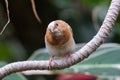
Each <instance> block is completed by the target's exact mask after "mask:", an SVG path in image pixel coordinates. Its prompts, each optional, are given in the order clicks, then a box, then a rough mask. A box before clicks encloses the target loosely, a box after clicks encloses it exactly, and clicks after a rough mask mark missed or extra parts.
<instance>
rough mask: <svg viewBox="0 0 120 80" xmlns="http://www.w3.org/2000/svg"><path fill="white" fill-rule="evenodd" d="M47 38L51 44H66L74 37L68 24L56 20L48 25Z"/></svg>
mask: <svg viewBox="0 0 120 80" xmlns="http://www.w3.org/2000/svg"><path fill="white" fill-rule="evenodd" d="M45 37H46V39H47V41H49V42H50V43H52V42H54V43H65V42H67V41H68V40H69V39H70V38H71V37H72V29H71V27H70V26H69V25H68V24H67V23H66V22H64V21H62V20H55V21H52V22H51V23H50V24H49V25H48V27H47V30H46V36H45Z"/></svg>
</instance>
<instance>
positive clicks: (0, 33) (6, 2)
mask: <svg viewBox="0 0 120 80" xmlns="http://www.w3.org/2000/svg"><path fill="white" fill-rule="evenodd" d="M5 4H6V10H7V17H8V21H7V23H6V24H5V26H4V27H3V29H2V31H1V32H0V35H2V33H3V32H4V31H5V29H6V27H7V25H8V24H9V23H10V15H9V8H8V1H7V0H5Z"/></svg>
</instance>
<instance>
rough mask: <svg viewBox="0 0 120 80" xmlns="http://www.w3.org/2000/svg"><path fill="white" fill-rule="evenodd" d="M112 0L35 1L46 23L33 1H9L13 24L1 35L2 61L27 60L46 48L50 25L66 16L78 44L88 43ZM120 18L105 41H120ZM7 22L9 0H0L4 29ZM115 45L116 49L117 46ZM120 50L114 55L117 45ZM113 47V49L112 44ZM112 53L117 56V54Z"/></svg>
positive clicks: (0, 19) (65, 19)
mask: <svg viewBox="0 0 120 80" xmlns="http://www.w3.org/2000/svg"><path fill="white" fill-rule="evenodd" d="M110 1H111V0H104V1H103V0H35V4H36V10H37V12H38V15H39V17H40V19H41V21H42V23H39V22H38V21H37V20H36V18H35V16H34V14H33V11H32V7H31V2H30V0H8V2H9V10H10V19H11V23H10V24H9V25H8V26H7V28H6V30H5V31H4V33H3V35H1V36H0V61H5V62H7V63H9V62H14V61H21V60H27V59H28V58H29V57H30V58H31V55H32V53H33V52H34V51H35V50H37V49H40V48H45V43H44V35H45V30H46V27H47V25H48V24H49V23H50V22H51V21H53V20H56V19H62V20H64V21H66V22H67V23H68V24H70V25H71V27H72V29H73V33H74V39H75V41H76V43H87V42H88V41H90V40H91V39H92V38H93V36H94V35H95V34H96V33H97V31H98V30H99V28H100V26H101V24H102V22H103V20H104V18H105V15H106V13H107V10H108V8H109V5H110ZM119 21H120V16H118V19H117V21H116V23H115V26H114V29H113V30H112V32H111V34H110V36H109V37H108V38H107V39H106V41H105V43H108V42H109V43H117V44H119V43H120V28H119V26H120V22H119ZM6 22H7V15H6V6H5V1H4V0H0V30H2V28H3V26H4V25H5V23H6ZM79 45H80V44H79ZM111 46H112V45H111ZM117 46H119V45H117ZM107 47H108V46H107ZM105 48H106V47H105ZM114 48H115V49H116V47H114ZM117 49H118V51H116V50H115V52H114V51H113V52H111V54H112V53H120V52H119V49H120V48H119V47H117ZM109 50H111V47H110V49H109ZM109 50H107V51H106V52H103V54H104V53H105V54H106V53H107V52H109ZM101 51H103V50H101ZM98 52H99V51H98ZM41 53H42V52H41ZM96 53H97V52H96ZM100 53H102V52H99V54H100ZM117 55H118V54H117ZM32 56H33V55H32ZM103 56H105V55H103ZM111 56H114V54H112V55H111ZM106 58H107V59H108V58H109V57H106ZM106 58H105V59H106ZM32 59H36V58H32ZM48 59H49V58H48ZM119 59H120V57H119V58H118V59H117V61H118V63H119V62H120V61H119ZM100 60H102V59H100ZM115 60H116V59H115ZM93 61H94V60H93ZM95 63H97V61H96V62H95ZM98 63H99V61H98ZM113 63H114V62H113ZM106 64H108V63H106Z"/></svg>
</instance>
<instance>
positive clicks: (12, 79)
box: [3, 73, 27, 80]
mask: <svg viewBox="0 0 120 80" xmlns="http://www.w3.org/2000/svg"><path fill="white" fill-rule="evenodd" d="M3 80H27V79H26V78H25V77H24V76H23V75H21V74H19V73H14V74H11V75H9V76H7V77H5V78H4V79H3Z"/></svg>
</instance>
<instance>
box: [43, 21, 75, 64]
mask: <svg viewBox="0 0 120 80" xmlns="http://www.w3.org/2000/svg"><path fill="white" fill-rule="evenodd" d="M45 45H46V48H47V50H48V53H49V54H50V56H51V58H50V61H49V66H50V65H51V62H52V61H53V60H54V56H57V57H66V56H68V57H70V55H71V53H73V52H74V51H75V45H76V44H75V41H74V39H73V32H72V29H71V27H70V26H69V25H68V24H67V23H66V22H64V21H62V20H55V21H52V22H51V23H50V24H49V25H48V27H47V30H46V35H45Z"/></svg>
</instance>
